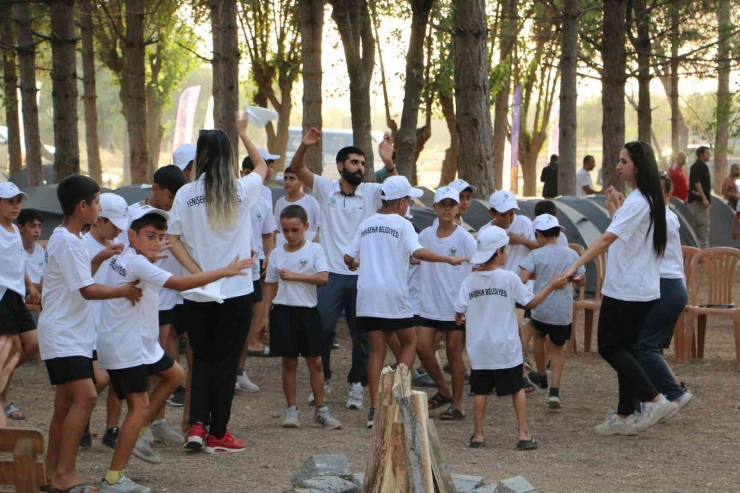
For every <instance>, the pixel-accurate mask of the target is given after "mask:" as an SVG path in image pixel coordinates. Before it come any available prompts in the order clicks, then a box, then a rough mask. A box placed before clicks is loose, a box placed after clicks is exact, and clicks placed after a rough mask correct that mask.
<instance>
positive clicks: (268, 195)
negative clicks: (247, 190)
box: [260, 185, 272, 210]
mask: <svg viewBox="0 0 740 493" xmlns="http://www.w3.org/2000/svg"><path fill="white" fill-rule="evenodd" d="M260 197H262V198H263V199H265V200H266V201H267V203H268V204H270V210H272V191H270V187H266V186H265V185H262V187H261V188H260Z"/></svg>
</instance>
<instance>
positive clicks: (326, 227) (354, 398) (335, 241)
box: [290, 128, 393, 409]
mask: <svg viewBox="0 0 740 493" xmlns="http://www.w3.org/2000/svg"><path fill="white" fill-rule="evenodd" d="M320 139H321V131H319V130H318V129H315V128H312V129H311V130H309V131H308V133H306V135H304V136H303V139H302V140H301V145H300V146H299V147H298V150H297V151H296V153H295V154H294V155H293V159H292V161H291V162H290V169H292V170H293V171H295V174H296V175H297V176H298V178H299V179H300V180H301V181H302V182H303V183H305V185H306V186H307V187H308V188H311V189H312V190H313V196H314V197H316V200H317V201H318V202H319V206H320V208H321V224H322V229H323V231H322V234H321V246H322V247H323V249H324V253H325V254H326V262H327V266H328V268H329V284H328V285H326V286H322V287H320V288H319V290H318V297H319V305H318V306H319V312H320V313H321V323H322V327H323V335H324V345H323V350H324V354H323V355H322V363H323V365H324V380H325V381H326V382H328V381H329V379H330V378H331V345H332V341H333V339H334V335H335V334H336V323H337V319H338V318H339V316H340V314H341V313H342V311H344V315H345V317H346V319H347V325H348V326H349V331H350V334H351V336H352V367H351V369H350V371H349V375H348V376H347V382H348V383H349V384H350V392H349V396H348V399H347V408H348V409H362V406H363V389H364V387H365V386H366V385H367V383H368V381H367V361H368V355H369V351H370V347H369V343H368V339H367V335H366V334H363V333H361V332H360V331H358V330H357V324H356V310H357V306H356V305H357V273H356V272H352V271H350V270H349V269H348V268H347V266H346V265H345V264H344V262H343V257H344V254H345V252H346V251H347V247H349V245H350V243H351V242H352V239H353V238H354V236H355V233H356V232H357V228H358V227H359V226H360V223H361V222H362V221H363V220H365V219H366V218H368V217H370V216H372V215H373V214H375V212H376V211H377V210H378V209H380V206H381V202H380V185H379V184H377V183H362V177H363V175H364V172H365V155H364V153H363V151H362V149H358V148H357V147H345V148H343V149H341V150H340V151H339V153H338V154H337V158H336V162H337V169H338V170H339V174H340V179H339V181H336V182H333V181H331V180H328V179H326V178H323V177H322V176H320V175H315V174H313V173H312V172H311V170H309V169H308V168H306V167H305V166H304V164H303V158H304V157H305V155H306V151H307V150H308V148H309V147H311V146H314V145H316V144H317V143H318V142H319V140H320ZM390 165H391V168H392V167H393V163H390ZM387 166H388V165H387V164H386V167H387Z"/></svg>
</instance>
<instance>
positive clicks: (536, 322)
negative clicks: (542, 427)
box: [519, 214, 586, 409]
mask: <svg viewBox="0 0 740 493" xmlns="http://www.w3.org/2000/svg"><path fill="white" fill-rule="evenodd" d="M534 230H535V234H536V235H537V243H538V244H539V245H540V248H538V249H537V250H532V252H531V253H530V254H529V255H528V256H527V258H526V259H524V260H523V261H522V263H521V264H519V266H520V267H521V269H522V270H521V272H520V273H519V277H520V279H521V280H522V282H524V283H526V282H527V281H529V280H530V279H531V278H532V277H535V281H534V292H535V293H539V292H540V291H542V290H544V289H545V288H546V287H547V285H548V284H549V283H550V281H551V280H552V279H553V278H554V277H556V276H557V273H558V272H563V271H564V270H565V269H567V268H568V267H569V266H570V265H571V264H572V263H573V262H575V261H576V260H577V259H578V254H576V252H574V251H573V250H571V249H570V248H568V247H564V246H562V245H560V244H559V243H558V237H559V236H560V234H561V233H562V230H563V227H562V226H560V223H559V222H558V220H557V218H556V217H555V216H552V215H550V214H542V215H540V216H537V217H536V218H535V220H534ZM585 272H586V270H585V268H584V267H582V266H581V267H580V268H579V269H578V271H577V272H576V275H575V276H574V279H573V280H574V281H575V282H578V284H579V285H582V284H583V283H584V282H585V281H586V276H585V275H584V274H585ZM572 321H573V288H572V287H571V286H570V285H568V286H566V288H565V289H563V290H560V291H554V292H553V293H552V294H550V295H549V296H548V297H547V298H545V300H544V301H543V302H542V304H540V306H538V307H537V308H534V309H533V310H532V325H533V327H534V329H535V330H534V357H535V361H536V362H537V371H538V373H537V372H533V371H532V372H530V373H529V380H530V382H531V383H532V385H534V386H535V387H539V388H541V389H547V387H548V385H547V370H546V367H545V365H546V354H545V342H546V341H545V338H546V337H548V336H549V342H547V346H548V350H549V354H550V363H551V364H552V387H550V397H549V399H548V406H549V407H550V409H562V404H561V403H560V381H561V378H562V375H563V365H564V364H565V356H564V354H563V346H565V343H566V342H567V341H568V339H570V335H571V324H572Z"/></svg>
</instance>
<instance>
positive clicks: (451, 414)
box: [439, 406, 465, 421]
mask: <svg viewBox="0 0 740 493" xmlns="http://www.w3.org/2000/svg"><path fill="white" fill-rule="evenodd" d="M439 419H440V421H462V420H464V419H465V415H464V414H463V413H462V412H461V411H460V410H459V409H458V408H456V407H454V406H450V407H448V408H447V411H445V412H443V413H442V414H440V415H439Z"/></svg>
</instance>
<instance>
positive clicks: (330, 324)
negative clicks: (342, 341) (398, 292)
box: [317, 272, 370, 385]
mask: <svg viewBox="0 0 740 493" xmlns="http://www.w3.org/2000/svg"><path fill="white" fill-rule="evenodd" d="M357 277H358V276H351V275H344V274H335V273H333V272H330V273H329V284H327V285H326V286H321V287H319V288H318V292H317V294H318V301H319V305H318V307H319V313H320V314H321V328H322V333H323V348H322V349H323V355H322V356H321V359H322V362H323V365H324V380H329V379H330V378H331V344H332V341H333V339H334V336H335V335H336V333H337V319H338V318H339V316H340V315H341V314H342V310H344V315H345V318H346V319H347V325H348V326H349V333H350V335H351V336H352V368H350V370H349V375H347V382H349V383H356V382H360V383H361V384H362V385H367V360H368V357H369V355H370V342H369V341H368V339H367V334H364V333H362V332H359V331H358V330H357V317H356V312H357Z"/></svg>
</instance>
